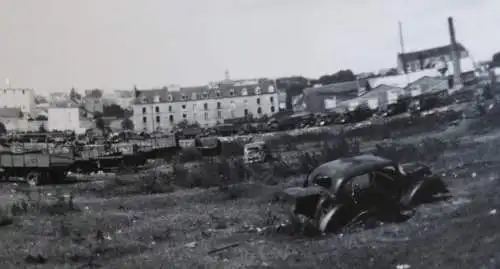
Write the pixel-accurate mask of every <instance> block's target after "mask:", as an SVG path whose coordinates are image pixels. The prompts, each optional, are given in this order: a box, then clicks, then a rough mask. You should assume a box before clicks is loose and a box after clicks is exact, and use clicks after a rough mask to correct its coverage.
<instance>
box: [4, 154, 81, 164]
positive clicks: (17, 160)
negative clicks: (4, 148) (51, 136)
mask: <svg viewBox="0 0 500 269" xmlns="http://www.w3.org/2000/svg"><path fill="white" fill-rule="evenodd" d="M73 162H74V158H73V156H72V155H70V154H47V153H41V152H23V153H14V152H0V167H2V168H8V167H57V166H69V165H71V164H72V163H73Z"/></svg>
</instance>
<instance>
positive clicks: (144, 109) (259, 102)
mask: <svg viewBox="0 0 500 269" xmlns="http://www.w3.org/2000/svg"><path fill="white" fill-rule="evenodd" d="M269 101H270V102H271V103H274V97H272V96H271V97H270V98H269ZM256 103H257V105H260V104H261V101H260V98H257V99H256ZM244 104H245V105H246V104H247V100H245V101H244ZM231 106H232V108H235V105H234V102H233V101H231ZM181 107H182V109H183V110H184V109H186V105H182V106H181ZM196 109H197V104H193V110H196ZM203 109H204V110H208V103H204V104H203ZM217 109H222V103H221V102H217ZM146 112H147V109H146V108H145V107H143V108H142V114H146ZM155 112H156V113H159V112H160V107H159V106H156V107H155ZM168 112H172V106H168ZM273 113H274V112H273Z"/></svg>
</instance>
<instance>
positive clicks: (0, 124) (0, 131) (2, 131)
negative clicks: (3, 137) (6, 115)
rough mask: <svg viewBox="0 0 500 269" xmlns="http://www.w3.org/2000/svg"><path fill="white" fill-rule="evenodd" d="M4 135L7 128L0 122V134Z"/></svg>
mask: <svg viewBox="0 0 500 269" xmlns="http://www.w3.org/2000/svg"><path fill="white" fill-rule="evenodd" d="M5 133H7V127H5V124H4V123H3V122H0V134H5Z"/></svg>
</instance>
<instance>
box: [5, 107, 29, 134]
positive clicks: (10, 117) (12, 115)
mask: <svg viewBox="0 0 500 269" xmlns="http://www.w3.org/2000/svg"><path fill="white" fill-rule="evenodd" d="M22 114H23V113H22V111H21V109H20V108H17V107H15V108H12V107H1V108H0V122H1V123H2V124H3V125H4V126H5V128H6V129H7V130H8V131H18V132H24V131H27V130H28V120H27V118H26V117H24V116H23V115H22Z"/></svg>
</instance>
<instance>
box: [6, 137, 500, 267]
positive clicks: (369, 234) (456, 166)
mask: <svg viewBox="0 0 500 269" xmlns="http://www.w3.org/2000/svg"><path fill="white" fill-rule="evenodd" d="M316 139H318V138H316ZM322 139H323V138H322ZM422 139H424V138H422ZM318 140H319V139H318ZM424 140H425V139H424ZM299 141H300V140H299ZM348 145H349V144H345V145H344V147H346V148H344V149H342V150H339V147H338V145H337V146H335V147H334V146H331V147H326V149H325V147H324V146H322V147H321V148H323V151H321V150H320V151H319V152H318V154H316V155H315V156H312V155H305V154H303V155H298V157H297V160H296V163H297V164H300V166H301V167H297V165H292V166H286V165H283V164H281V165H280V166H278V165H276V166H274V167H270V168H271V169H269V167H267V168H266V169H264V168H263V167H260V168H259V167H254V168H253V170H254V171H253V173H250V174H251V175H250V176H248V177H241V176H240V173H241V171H240V170H241V167H240V166H238V165H239V164H238V163H237V162H236V163H235V164H227V163H225V162H222V161H219V162H217V161H214V160H212V161H202V162H201V163H200V167H199V168H198V169H199V170H197V171H198V172H196V176H193V175H191V174H192V171H190V170H189V169H181V168H175V169H174V170H173V173H174V175H171V174H167V173H165V172H158V171H155V170H149V171H144V172H141V173H140V174H135V175H132V174H128V175H120V176H119V177H113V178H108V179H103V180H99V179H96V180H94V181H92V182H77V183H73V184H66V185H58V186H43V187H38V188H32V189H29V188H27V187H26V186H22V185H17V184H15V183H6V184H2V185H1V186H0V204H1V205H2V207H1V208H2V210H1V212H0V247H1V248H0V268H5V269H8V268H47V269H48V268H50V269H53V268H106V269H114V268H116V269H122V268H123V269H127V268H144V269H146V268H151V269H153V268H154V269H157V268H315V269H317V268H325V269H326V268H450V269H451V268H498V267H495V266H497V265H499V263H498V261H499V260H500V255H499V254H497V252H498V251H497V250H498V245H499V243H500V233H498V230H499V229H498V228H497V227H498V223H499V221H500V219H499V216H498V214H497V213H496V209H498V208H499V207H500V199H499V196H498V195H497V191H496V189H497V188H498V187H499V183H498V182H500V181H499V180H498V175H497V172H496V171H498V168H500V159H498V158H497V157H496V156H498V153H499V152H497V151H498V150H497V151H495V149H496V148H500V147H497V146H500V138H496V137H493V138H489V140H488V141H486V142H485V141H483V140H481V143H478V144H477V145H475V146H471V145H468V147H467V150H465V148H461V146H460V145H458V146H457V145H456V144H452V143H448V142H446V141H443V140H438V139H434V140H425V141H423V142H422V141H421V143H412V144H411V145H405V146H400V147H399V148H395V147H386V148H382V149H379V151H380V152H379V153H380V154H382V155H386V156H388V157H400V158H402V159H405V160H420V161H424V162H428V163H431V164H432V165H433V168H434V169H435V170H437V171H439V172H440V173H441V174H442V175H443V177H444V179H445V181H446V182H447V183H448V184H449V185H450V188H451V191H452V193H453V198H452V199H451V200H449V201H445V202H441V203H437V204H432V205H425V206H422V207H420V208H419V209H418V210H417V214H416V215H415V216H414V217H413V218H412V219H410V220H409V221H407V222H405V223H386V224H382V225H377V226H376V227H373V228H372V229H366V230H358V231H352V232H350V233H347V234H341V235H326V236H316V237H305V236H302V235H298V234H297V233H295V229H294V227H293V226H292V225H290V224H289V219H290V218H289V215H288V210H287V209H288V208H287V206H288V205H286V204H283V203H282V202H280V201H279V200H278V199H276V197H277V196H276V193H277V192H279V191H280V190H282V189H283V188H285V187H286V186H291V185H294V184H297V182H299V180H300V178H301V177H302V175H300V173H303V172H306V170H307V167H308V166H311V165H315V164H316V163H317V162H321V161H324V160H326V159H329V158H330V159H331V158H334V156H338V155H343V154H348V153H349V152H350V151H351V149H350V148H349V146H348ZM362 146H363V145H362ZM429 153H431V154H429ZM261 168H262V169H261ZM259 169H261V170H259ZM221 171H222V172H223V173H224V175H225V177H224V178H219V177H218V174H220V173H221ZM190 172H191V174H190ZM247 172H248V171H247ZM181 175H182V176H181ZM270 179H272V180H270Z"/></svg>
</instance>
